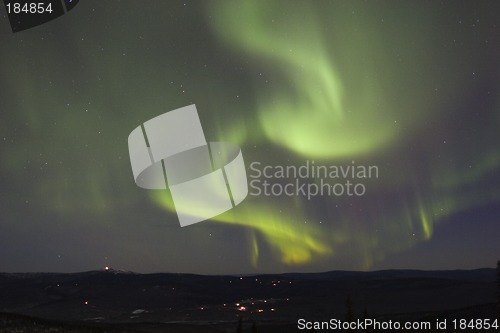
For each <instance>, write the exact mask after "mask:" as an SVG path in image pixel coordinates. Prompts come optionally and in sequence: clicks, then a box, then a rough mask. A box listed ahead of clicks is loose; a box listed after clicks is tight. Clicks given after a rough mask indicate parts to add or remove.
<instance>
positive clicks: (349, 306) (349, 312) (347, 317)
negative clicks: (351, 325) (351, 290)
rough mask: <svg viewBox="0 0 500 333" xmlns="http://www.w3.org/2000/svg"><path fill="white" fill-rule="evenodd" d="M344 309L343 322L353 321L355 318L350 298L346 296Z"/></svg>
mask: <svg viewBox="0 0 500 333" xmlns="http://www.w3.org/2000/svg"><path fill="white" fill-rule="evenodd" d="M345 307H346V313H345V320H346V321H354V319H355V318H354V310H353V308H352V301H351V296H347V298H346V300H345Z"/></svg>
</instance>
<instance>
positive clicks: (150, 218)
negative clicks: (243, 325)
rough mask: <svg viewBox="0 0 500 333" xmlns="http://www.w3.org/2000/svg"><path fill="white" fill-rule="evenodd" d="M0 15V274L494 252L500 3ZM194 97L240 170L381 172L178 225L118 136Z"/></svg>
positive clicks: (219, 5) (426, 263)
mask: <svg viewBox="0 0 500 333" xmlns="http://www.w3.org/2000/svg"><path fill="white" fill-rule="evenodd" d="M0 10H1V12H0V74H1V75H0V271H6V272H21V271H23V272H24V271H57V272H74V271H86V270H93V269H103V267H105V266H109V267H112V268H115V269H122V270H130V271H135V272H160V271H161V272H191V273H203V274H224V273H234V274H236V273H269V272H290V271H294V272H312V271H327V270H340V269H342V270H375V269H387V268H391V269H392V268H395V269H398V268H416V269H455V268H461V269H468V268H477V267H492V266H494V265H495V263H496V260H497V259H499V257H500V221H499V219H500V186H499V184H500V148H499V143H500V2H498V1H481V2H475V1H469V2H464V1H460V2H456V1H445V2H438V1H371V2H365V1H352V2H351V1H350V2H347V1H335V2H334V1H317V2H313V1H253V2H252V1H246V2H242V1H198V2H188V1H181V2H178V1H159V0H157V1H144V2H143V1H126V0H124V1H111V0H110V1H99V0H85V1H81V2H80V4H79V5H78V6H77V7H75V8H74V9H73V10H72V11H71V12H69V13H67V14H66V15H63V16H62V17H60V18H58V19H56V20H54V21H51V22H49V23H46V24H44V25H41V26H38V27H35V28H33V29H29V30H26V31H23V32H19V33H15V34H14V33H12V32H11V30H10V27H9V24H8V20H7V18H6V15H5V9H4V7H3V6H2V7H1V9H0ZM190 104H196V107H197V109H198V113H199V116H200V119H201V123H202V126H203V130H204V133H205V136H206V138H207V140H209V141H228V142H232V143H235V144H237V145H239V146H240V147H241V149H242V153H243V157H244V160H245V164H246V166H247V174H248V175H249V176H250V175H251V174H252V171H251V170H250V167H249V166H250V164H251V163H252V162H255V161H258V162H260V163H261V165H273V166H276V165H283V166H286V165H296V166H300V165H303V164H304V163H306V161H314V162H315V163H316V164H317V165H375V166H377V167H378V171H379V174H378V177H377V178H372V179H366V180H363V182H364V184H365V185H366V193H365V194H364V195H363V196H345V195H344V196H338V197H335V196H315V197H313V198H311V199H310V200H308V199H307V198H305V197H303V196H293V197H288V196H280V197H273V196H271V197H266V196H262V195H261V196H251V195H249V196H248V197H247V198H246V199H245V201H243V202H242V203H241V204H240V205H238V206H237V207H236V208H234V209H232V210H231V211H228V212H227V213H224V214H222V215H220V216H217V217H215V218H213V219H211V220H209V221H204V222H201V223H198V224H195V225H191V226H188V227H184V228H181V227H180V226H179V222H178V219H177V215H176V213H175V211H173V210H172V201H171V198H170V195H169V192H168V191H154V190H144V189H141V188H139V187H137V186H136V184H135V183H134V179H133V176H132V170H131V165H130V159H129V153H128V147H127V138H128V135H129V133H130V132H131V131H132V130H133V129H134V128H136V127H137V126H139V125H141V124H142V123H144V122H145V121H147V120H149V119H151V118H153V117H155V116H158V115H160V114H162V113H165V112H167V111H170V110H174V109H176V108H180V107H183V106H186V105H190ZM249 179H250V178H249ZM312 181H313V182H314V180H312ZM194 209H196V208H194Z"/></svg>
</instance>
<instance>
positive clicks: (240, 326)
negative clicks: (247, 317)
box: [236, 316, 243, 333]
mask: <svg viewBox="0 0 500 333" xmlns="http://www.w3.org/2000/svg"><path fill="white" fill-rule="evenodd" d="M236 333H243V318H241V316H239V317H238V326H237V327H236Z"/></svg>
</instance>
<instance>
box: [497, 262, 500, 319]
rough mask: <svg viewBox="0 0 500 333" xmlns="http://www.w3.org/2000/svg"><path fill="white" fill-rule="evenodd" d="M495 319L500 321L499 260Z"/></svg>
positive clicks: (499, 264) (498, 263) (499, 265)
mask: <svg viewBox="0 0 500 333" xmlns="http://www.w3.org/2000/svg"><path fill="white" fill-rule="evenodd" d="M497 319H498V320H500V260H498V261H497Z"/></svg>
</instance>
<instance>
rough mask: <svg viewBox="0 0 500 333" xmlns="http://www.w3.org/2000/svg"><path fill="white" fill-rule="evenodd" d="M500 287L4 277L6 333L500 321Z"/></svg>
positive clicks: (404, 274) (437, 274) (455, 279)
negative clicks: (499, 290)
mask: <svg viewBox="0 0 500 333" xmlns="http://www.w3.org/2000/svg"><path fill="white" fill-rule="evenodd" d="M495 281H496V271H495V270H494V269H479V270H472V271H430V272H428V271H401V270H400V271H379V272H327V273H314V274H279V275H259V276H200V275H191V274H134V273H129V272H119V271H113V270H109V271H93V272H85V273H74V274H50V273H36V274H33V273H30V274H0V333H3V332H26V333H28V332H89V333H93V332H109V333H114V332H166V333H169V332H180V333H183V332H185V333H190V332H207V333H210V332H237V330H238V318H240V317H241V318H242V322H241V323H240V325H241V327H242V329H243V332H252V331H254V332H255V331H259V332H261V333H266V332H294V331H299V330H298V329H297V321H298V320H299V319H300V318H304V319H306V320H307V321H328V320H330V319H332V318H336V319H340V320H346V319H348V318H349V319H357V318H366V317H368V318H376V319H377V320H397V321H401V322H405V321H429V322H432V323H435V321H436V319H439V320H447V321H448V322H450V321H451V320H453V319H455V318H456V319H478V318H480V319H486V318H491V319H493V318H496V299H497V298H496V282H495ZM252 326H254V327H252ZM372 331H373V330H372ZM448 331H450V330H448ZM464 331H473V330H462V331H461V332H464ZM476 331H477V330H476ZM489 331H490V332H495V331H497V330H489ZM441 332H442V331H441Z"/></svg>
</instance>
